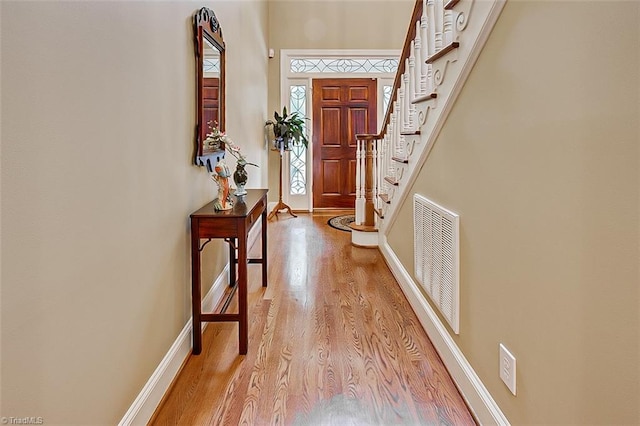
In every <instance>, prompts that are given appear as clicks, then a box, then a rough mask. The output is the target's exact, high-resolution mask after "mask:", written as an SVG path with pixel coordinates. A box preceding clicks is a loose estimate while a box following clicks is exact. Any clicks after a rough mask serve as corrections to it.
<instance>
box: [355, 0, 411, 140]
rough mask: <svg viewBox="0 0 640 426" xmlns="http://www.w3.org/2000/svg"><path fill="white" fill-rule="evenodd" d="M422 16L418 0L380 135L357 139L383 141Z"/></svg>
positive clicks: (363, 136) (359, 136) (360, 136)
mask: <svg viewBox="0 0 640 426" xmlns="http://www.w3.org/2000/svg"><path fill="white" fill-rule="evenodd" d="M421 16H422V0H416V3H415V5H414V6H413V13H412V15H411V22H410V23H409V29H408V30H407V37H406V38H405V39H404V47H403V48H402V54H401V55H400V62H399V63H398V71H397V72H396V78H395V80H394V81H393V89H391V99H390V100H389V105H388V106H387V112H386V114H385V115H384V120H383V121H382V123H383V124H382V127H381V128H380V132H379V133H372V134H362V135H356V138H358V139H361V140H371V139H382V138H383V136H384V134H385V131H386V130H387V126H388V125H389V121H390V120H391V113H392V112H393V103H394V102H395V100H396V98H397V96H398V89H399V88H400V83H401V82H402V74H404V65H405V62H406V60H407V58H409V56H411V42H412V41H413V39H414V38H415V37H416V22H417V21H418V19H420V17H421Z"/></svg>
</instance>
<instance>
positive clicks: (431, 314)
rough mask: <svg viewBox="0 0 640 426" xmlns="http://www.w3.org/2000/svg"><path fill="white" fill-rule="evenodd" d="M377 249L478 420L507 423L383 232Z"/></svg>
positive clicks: (488, 422)
mask: <svg viewBox="0 0 640 426" xmlns="http://www.w3.org/2000/svg"><path fill="white" fill-rule="evenodd" d="M380 251H381V252H382V254H383V255H384V257H385V260H386V261H387V264H388V265H389V268H390V269H391V271H392V273H393V275H394V276H395V278H396V280H397V281H398V283H399V284H400V288H401V289H402V292H403V293H404V294H405V296H406V298H407V300H408V301H409V304H410V305H411V307H412V308H413V310H414V312H415V313H416V315H417V317H418V319H419V320H420V323H421V324H422V327H423V328H424V330H425V331H426V333H427V335H428V336H429V339H431V342H432V343H433V346H434V347H435V348H436V350H437V351H438V354H439V355H440V358H442V362H443V363H444V365H445V366H446V367H447V369H448V370H449V373H450V374H451V377H452V378H453V380H454V382H455V383H456V385H457V386H458V389H459V390H460V393H461V394H462V396H463V398H464V399H465V400H466V402H467V404H468V405H469V408H470V409H471V410H472V411H473V412H474V414H475V416H476V418H477V420H478V421H479V422H480V424H483V425H484V424H487V425H489V424H495V425H509V421H508V420H507V418H506V417H505V415H504V414H503V413H502V410H500V407H498V404H497V403H496V402H495V400H494V399H493V397H492V396H491V394H490V393H489V391H488V390H487V388H486V387H485V386H484V384H483V383H482V381H481V380H480V378H479V377H478V375H477V374H476V372H475V371H474V370H473V367H471V364H469V361H467V359H466V358H465V356H464V354H463V353H462V351H461V350H460V348H459V347H458V345H456V343H455V341H454V340H453V339H452V338H451V335H450V334H449V332H448V331H447V329H446V327H445V326H444V324H443V323H442V322H441V321H440V318H438V316H437V315H436V313H435V311H434V310H433V308H432V307H431V305H429V302H427V300H426V299H425V297H424V296H423V294H422V293H421V292H420V290H419V288H418V285H417V284H416V282H415V281H414V280H413V279H412V278H411V275H410V274H409V273H408V272H407V270H406V269H405V268H404V266H403V265H402V263H400V260H399V259H398V257H397V256H396V254H395V253H394V251H393V249H392V248H391V247H390V246H389V244H388V243H387V239H386V237H385V236H383V235H381V237H380Z"/></svg>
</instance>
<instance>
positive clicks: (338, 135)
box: [313, 78, 377, 208]
mask: <svg viewBox="0 0 640 426" xmlns="http://www.w3.org/2000/svg"><path fill="white" fill-rule="evenodd" d="M376 93H377V90H376V80H375V79H370V78H351V79H315V80H313V207H314V208H354V207H355V199H356V198H355V192H356V137H355V135H356V134H358V133H376V132H377V127H376V121H377V120H376V117H377V111H376V105H377V100H376Z"/></svg>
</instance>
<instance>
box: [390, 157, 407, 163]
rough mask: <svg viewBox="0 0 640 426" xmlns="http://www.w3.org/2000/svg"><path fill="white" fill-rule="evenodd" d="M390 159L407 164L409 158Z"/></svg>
mask: <svg viewBox="0 0 640 426" xmlns="http://www.w3.org/2000/svg"><path fill="white" fill-rule="evenodd" d="M391 160H393V161H395V162H397V163H402V164H409V159H408V158H400V157H391Z"/></svg>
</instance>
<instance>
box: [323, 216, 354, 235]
mask: <svg viewBox="0 0 640 426" xmlns="http://www.w3.org/2000/svg"><path fill="white" fill-rule="evenodd" d="M355 220H356V217H355V215H352V214H346V215H342V216H335V217H332V218H331V219H329V221H328V222H327V223H328V224H329V226H331V227H332V228H336V229H339V230H341V231H347V232H351V228H349V224H350V223H351V222H355Z"/></svg>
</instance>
